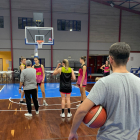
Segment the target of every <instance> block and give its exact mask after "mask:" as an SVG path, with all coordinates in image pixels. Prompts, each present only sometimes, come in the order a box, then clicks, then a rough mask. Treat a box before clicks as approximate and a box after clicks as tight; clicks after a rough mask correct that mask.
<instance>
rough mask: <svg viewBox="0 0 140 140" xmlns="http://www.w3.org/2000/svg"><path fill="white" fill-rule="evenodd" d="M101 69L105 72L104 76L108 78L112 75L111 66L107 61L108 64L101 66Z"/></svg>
mask: <svg viewBox="0 0 140 140" xmlns="http://www.w3.org/2000/svg"><path fill="white" fill-rule="evenodd" d="M100 69H102V70H104V76H108V75H109V74H110V65H109V63H108V61H107V60H106V64H105V65H103V66H101V68H100Z"/></svg>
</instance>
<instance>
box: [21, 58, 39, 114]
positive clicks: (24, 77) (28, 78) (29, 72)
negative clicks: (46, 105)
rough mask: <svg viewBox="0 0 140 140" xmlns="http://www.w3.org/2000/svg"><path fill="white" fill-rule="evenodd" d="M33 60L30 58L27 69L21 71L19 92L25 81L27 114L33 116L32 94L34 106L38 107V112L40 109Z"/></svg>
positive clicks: (37, 112)
mask: <svg viewBox="0 0 140 140" xmlns="http://www.w3.org/2000/svg"><path fill="white" fill-rule="evenodd" d="M31 65H32V62H31V61H30V60H27V61H26V69H24V70H23V71H22V72H21V77H20V86H19V93H21V87H22V85H23V83H24V88H23V90H24V92H25V98H26V103H27V108H28V113H26V114H25V116H32V114H31V95H32V98H33V102H34V106H35V109H36V114H39V111H38V101H37V90H36V84H37V83H36V70H35V69H33V68H32V67H31Z"/></svg>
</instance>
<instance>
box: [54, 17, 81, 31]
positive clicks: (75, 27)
mask: <svg viewBox="0 0 140 140" xmlns="http://www.w3.org/2000/svg"><path fill="white" fill-rule="evenodd" d="M57 30H59V31H81V21H79V20H61V19H58V20H57Z"/></svg>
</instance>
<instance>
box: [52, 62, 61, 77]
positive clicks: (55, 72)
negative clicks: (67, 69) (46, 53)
mask: <svg viewBox="0 0 140 140" xmlns="http://www.w3.org/2000/svg"><path fill="white" fill-rule="evenodd" d="M60 65H61V63H59V64H58V65H57V67H56V69H55V70H54V72H53V75H57V74H61V68H59V67H60Z"/></svg>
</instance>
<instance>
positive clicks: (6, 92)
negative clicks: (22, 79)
mask: <svg viewBox="0 0 140 140" xmlns="http://www.w3.org/2000/svg"><path fill="white" fill-rule="evenodd" d="M93 83H94V82H90V83H89V84H93ZM1 85H4V84H1ZM44 85H45V94H46V97H61V96H60V92H59V83H45V84H44ZM18 90H19V84H5V85H4V87H3V89H2V90H1V91H0V99H9V98H11V99H19V98H20V97H21V95H20V94H19V92H18ZM86 95H88V92H87V91H86ZM71 96H80V90H79V88H78V87H76V86H74V85H72V93H71ZM38 97H39V98H42V93H41V89H40V87H39V90H38Z"/></svg>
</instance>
